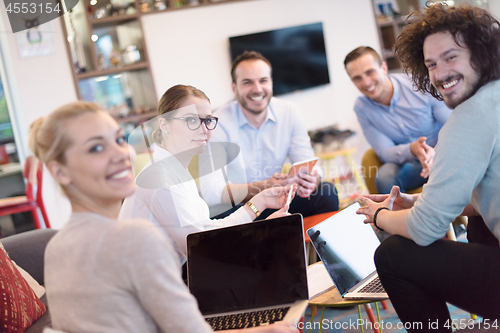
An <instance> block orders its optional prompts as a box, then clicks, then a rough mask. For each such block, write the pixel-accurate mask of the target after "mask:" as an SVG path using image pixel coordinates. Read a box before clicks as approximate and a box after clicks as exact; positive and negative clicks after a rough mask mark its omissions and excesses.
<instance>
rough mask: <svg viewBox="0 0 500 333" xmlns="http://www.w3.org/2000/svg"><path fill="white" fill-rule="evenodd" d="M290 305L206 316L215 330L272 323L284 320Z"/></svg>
mask: <svg viewBox="0 0 500 333" xmlns="http://www.w3.org/2000/svg"><path fill="white" fill-rule="evenodd" d="M289 309H290V307H285V308H277V309H269V310H263V311H253V312H245V313H237V314H233V315H226V316H219V317H210V318H205V319H206V320H207V322H208V323H209V324H210V326H212V329H213V330H214V331H224V330H232V329H240V328H247V327H256V326H260V325H263V324H272V323H274V322H277V321H280V320H283V318H284V317H285V315H286V313H287V312H288V310H289Z"/></svg>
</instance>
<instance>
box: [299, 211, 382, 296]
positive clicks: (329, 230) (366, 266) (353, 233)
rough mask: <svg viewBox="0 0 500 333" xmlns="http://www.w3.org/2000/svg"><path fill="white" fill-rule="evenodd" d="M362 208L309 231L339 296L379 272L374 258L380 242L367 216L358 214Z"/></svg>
mask: <svg viewBox="0 0 500 333" xmlns="http://www.w3.org/2000/svg"><path fill="white" fill-rule="evenodd" d="M359 207H360V205H359V203H355V204H353V205H351V206H349V207H347V208H345V209H344V210H342V211H340V212H339V213H337V214H335V215H333V216H332V217H330V218H328V219H326V220H325V221H323V222H321V223H320V224H317V225H316V226H314V227H312V228H310V229H309V230H307V235H308V236H309V238H310V239H311V241H312V242H313V245H314V247H315V248H316V252H318V255H319V257H320V258H321V261H323V264H324V265H325V268H326V270H327V271H328V273H329V274H330V277H331V278H332V280H333V283H334V284H335V287H337V290H338V291H339V294H340V295H344V294H345V293H347V291H348V290H349V289H351V288H352V287H353V286H355V285H356V283H358V282H360V281H361V280H363V279H364V278H366V277H367V276H368V275H370V274H371V273H373V272H374V271H375V270H376V268H375V263H374V262H373V255H374V254H375V250H376V249H377V247H378V246H379V245H380V241H379V239H378V238H377V235H376V234H375V231H374V230H373V228H372V227H371V226H370V225H367V224H364V223H363V221H364V220H365V219H366V217H365V216H364V215H357V214H356V210H357V209H358V208H359Z"/></svg>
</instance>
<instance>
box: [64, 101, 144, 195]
mask: <svg viewBox="0 0 500 333" xmlns="http://www.w3.org/2000/svg"><path fill="white" fill-rule="evenodd" d="M65 125H66V129H65V134H66V136H67V138H68V139H69V141H70V142H71V144H70V146H69V148H68V149H67V150H66V151H65V154H64V156H65V163H64V164H61V165H60V169H59V172H58V173H57V175H56V176H57V177H56V179H57V180H58V181H59V183H60V184H61V185H63V186H64V187H65V188H66V190H67V192H68V194H69V195H70V196H71V197H72V198H74V199H76V200H78V201H79V202H86V203H95V204H97V205H100V204H102V205H107V204H113V203H115V202H117V201H120V200H122V199H123V198H125V197H127V196H130V195H131V194H133V193H134V191H135V182H134V176H133V173H132V167H131V162H130V158H129V146H128V144H127V142H126V140H125V138H124V133H123V130H122V129H121V128H120V126H119V125H118V124H117V123H116V121H115V120H114V119H113V118H112V117H111V116H110V115H109V114H107V113H106V112H105V111H101V112H97V113H85V114H82V115H81V116H79V117H77V118H74V119H72V120H70V121H67V122H65Z"/></svg>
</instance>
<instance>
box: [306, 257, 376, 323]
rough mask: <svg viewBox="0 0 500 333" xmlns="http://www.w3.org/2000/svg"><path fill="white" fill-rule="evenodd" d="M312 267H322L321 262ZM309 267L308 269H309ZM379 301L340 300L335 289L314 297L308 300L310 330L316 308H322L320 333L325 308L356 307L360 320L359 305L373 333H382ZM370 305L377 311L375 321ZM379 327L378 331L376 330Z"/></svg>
mask: <svg viewBox="0 0 500 333" xmlns="http://www.w3.org/2000/svg"><path fill="white" fill-rule="evenodd" d="M314 265H323V263H322V262H318V263H316V264H313V265H311V266H314ZM311 266H309V267H311ZM379 301H383V299H380V300H373V299H363V300H356V299H345V298H342V296H340V294H339V292H338V290H337V288H333V289H331V290H329V291H327V292H325V293H323V294H321V295H319V296H316V297H315V298H313V299H311V300H309V305H311V306H312V309H311V328H312V327H313V326H312V324H313V320H314V317H315V316H313V314H314V313H315V310H316V307H321V308H322V311H321V319H320V325H321V326H320V329H319V332H318V333H321V330H322V326H323V325H322V324H323V317H324V314H325V308H327V307H347V306H357V307H358V315H359V319H361V318H362V317H361V307H360V306H361V305H364V307H365V311H366V313H367V315H368V318H369V319H370V322H371V323H372V327H373V331H374V332H375V333H382V328H381V327H380V325H379V323H380V313H379V310H378V304H377V302H379ZM370 303H375V309H376V311H377V319H375V315H374V313H373V310H372V309H371V307H370ZM360 326H361V332H363V333H364V328H363V325H360ZM378 327H380V329H379V328H378ZM309 332H311V329H309Z"/></svg>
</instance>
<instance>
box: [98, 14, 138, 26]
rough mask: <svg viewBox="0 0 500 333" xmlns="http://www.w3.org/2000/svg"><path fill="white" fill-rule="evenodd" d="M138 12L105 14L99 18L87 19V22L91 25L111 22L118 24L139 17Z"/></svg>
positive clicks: (109, 23)
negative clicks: (105, 15) (114, 14)
mask: <svg viewBox="0 0 500 333" xmlns="http://www.w3.org/2000/svg"><path fill="white" fill-rule="evenodd" d="M139 16H140V14H139V13H135V14H130V15H116V16H107V17H103V18H101V19H89V23H90V24H91V25H92V26H93V27H99V26H103V25H111V24H120V23H123V22H127V21H131V20H135V19H137V18H139Z"/></svg>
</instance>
